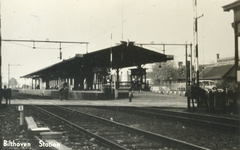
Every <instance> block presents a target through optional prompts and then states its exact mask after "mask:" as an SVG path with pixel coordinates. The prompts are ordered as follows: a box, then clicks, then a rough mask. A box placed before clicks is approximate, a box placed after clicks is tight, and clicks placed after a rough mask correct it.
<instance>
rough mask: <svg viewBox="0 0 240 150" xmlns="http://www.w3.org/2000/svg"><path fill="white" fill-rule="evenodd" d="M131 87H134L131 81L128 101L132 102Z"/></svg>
mask: <svg viewBox="0 0 240 150" xmlns="http://www.w3.org/2000/svg"><path fill="white" fill-rule="evenodd" d="M133 89H134V87H133V83H131V86H130V88H129V102H132V97H133V94H132V92H133Z"/></svg>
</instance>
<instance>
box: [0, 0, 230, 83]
mask: <svg viewBox="0 0 240 150" xmlns="http://www.w3.org/2000/svg"><path fill="white" fill-rule="evenodd" d="M233 1H234V0H198V5H197V7H198V8H197V10H198V15H199V16H200V15H202V14H204V16H203V17H202V18H199V19H198V31H199V32H198V42H199V62H200V64H201V63H209V62H213V61H216V54H217V53H219V54H220V57H230V56H233V55H234V35H233V29H232V27H231V23H232V22H233V12H232V11H231V12H224V11H223V9H222V6H224V5H227V4H229V3H231V2H233ZM194 15H195V13H194V12H193V1H192V0H45V1H43V0H2V1H1V36H2V39H11V40H50V41H74V42H89V45H88V52H93V51H96V50H100V49H103V48H107V47H110V46H111V45H113V46H114V45H115V44H116V43H119V42H120V41H121V40H125V41H127V40H129V41H135V42H136V43H151V42H152V41H153V42H154V43H165V44H167V43H175V44H176V43H179V44H184V43H194V40H193V21H194V20H193V18H194ZM111 34H112V39H111ZM32 47H33V43H22V42H5V41H3V42H2V80H3V82H7V79H8V64H10V65H11V67H10V77H14V78H16V79H17V80H19V77H20V76H23V75H26V74H28V73H31V72H33V71H37V70H39V69H41V68H44V67H47V66H49V65H52V64H54V63H56V62H59V61H60V60H59V58H58V57H59V44H51V43H35V47H37V49H33V48H32ZM62 48H63V49H62V52H63V59H68V58H70V57H74V56H75V54H76V53H83V54H84V53H86V45H84V44H82V45H81V44H62ZM145 48H149V49H151V50H156V51H158V52H161V53H162V46H156V45H155V46H146V47H145ZM165 49H166V54H171V55H174V57H175V61H176V62H177V61H184V57H185V56H184V54H185V49H184V47H183V46H166V47H165ZM17 64H20V65H21V66H14V65H17Z"/></svg>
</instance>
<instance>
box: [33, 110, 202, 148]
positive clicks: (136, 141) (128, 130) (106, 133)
mask: <svg viewBox="0 0 240 150" xmlns="http://www.w3.org/2000/svg"><path fill="white" fill-rule="evenodd" d="M34 107H35V108H37V110H40V111H42V112H44V113H47V114H50V115H51V116H54V117H57V118H58V119H59V120H61V122H64V123H65V125H63V126H68V127H71V128H74V130H78V131H79V130H81V132H84V134H85V135H87V136H90V137H92V138H94V139H96V141H98V142H100V143H101V144H103V145H107V146H108V147H109V149H151V150H154V149H157V150H159V149H166V148H167V149H172V150H175V149H176V150H180V149H184V150H186V149H190V150H192V149H196V150H206V149H207V148H204V147H200V146H196V145H193V144H190V143H186V142H182V141H179V140H176V139H172V138H169V137H166V136H162V135H159V134H154V133H151V132H148V131H143V130H140V129H136V128H132V127H129V126H126V125H123V124H120V123H117V122H114V121H111V120H106V119H103V118H100V117H97V116H93V115H90V114H86V113H81V112H78V111H74V110H71V109H68V108H63V107H59V106H41V107H36V106H34ZM34 110H36V109H34ZM58 126H59V124H58ZM50 128H52V127H50ZM57 131H58V130H57ZM66 135H68V133H66Z"/></svg>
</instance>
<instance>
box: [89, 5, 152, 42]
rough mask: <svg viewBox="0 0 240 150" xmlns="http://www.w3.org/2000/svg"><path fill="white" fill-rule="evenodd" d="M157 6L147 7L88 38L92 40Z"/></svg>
mask: <svg viewBox="0 0 240 150" xmlns="http://www.w3.org/2000/svg"><path fill="white" fill-rule="evenodd" d="M155 6H156V5H155V4H154V5H153V6H152V7H149V8H147V9H145V10H144V11H141V12H139V13H137V14H135V15H133V16H132V17H129V18H127V19H125V20H123V21H121V23H118V24H116V25H114V26H112V27H111V28H108V29H106V30H104V31H103V32H101V33H99V34H97V35H95V36H93V37H91V38H89V39H88V40H89V41H90V40H92V39H94V38H96V37H98V36H99V35H102V34H104V33H106V32H107V31H109V30H111V29H114V28H115V27H117V26H119V25H122V24H123V23H126V22H128V21H129V20H130V19H132V18H134V17H136V16H139V15H140V14H141V13H143V12H146V11H148V10H149V9H151V8H153V7H155Z"/></svg>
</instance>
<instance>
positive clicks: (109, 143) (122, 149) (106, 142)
mask: <svg viewBox="0 0 240 150" xmlns="http://www.w3.org/2000/svg"><path fill="white" fill-rule="evenodd" d="M32 106H33V107H35V108H37V109H39V110H41V111H42V112H44V113H46V114H48V115H51V116H54V117H55V118H57V119H59V120H61V121H63V122H64V123H67V124H68V126H70V127H72V128H75V129H77V130H80V131H81V132H83V133H85V134H87V135H90V136H91V137H94V138H96V140H98V141H99V142H101V143H104V145H106V146H108V147H111V148H114V149H116V150H127V148H125V147H122V146H121V145H118V144H116V143H114V142H112V141H110V140H108V139H106V138H103V137H101V136H99V135H96V134H94V133H91V132H89V131H87V130H85V129H84V128H82V127H80V126H78V125H76V124H74V123H72V122H70V121H68V120H66V119H64V118H62V117H60V116H58V115H56V114H54V113H51V112H49V111H47V110H44V109H42V108H40V107H37V106H34V105H32Z"/></svg>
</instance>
